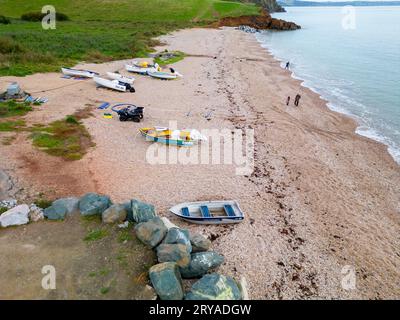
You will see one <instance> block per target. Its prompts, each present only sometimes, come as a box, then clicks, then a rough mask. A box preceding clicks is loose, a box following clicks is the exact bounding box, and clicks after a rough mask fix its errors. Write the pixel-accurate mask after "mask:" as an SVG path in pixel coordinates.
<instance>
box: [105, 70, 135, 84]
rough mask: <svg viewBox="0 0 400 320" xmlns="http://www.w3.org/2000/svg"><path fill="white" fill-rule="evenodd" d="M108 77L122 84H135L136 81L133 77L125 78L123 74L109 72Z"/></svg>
mask: <svg viewBox="0 0 400 320" xmlns="http://www.w3.org/2000/svg"><path fill="white" fill-rule="evenodd" d="M107 76H108V77H109V78H110V79H112V80H118V81H120V82H124V83H129V84H133V82H134V81H135V79H134V78H132V77H126V76H123V75H122V74H119V73H116V72H107Z"/></svg>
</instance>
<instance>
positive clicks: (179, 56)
mask: <svg viewBox="0 0 400 320" xmlns="http://www.w3.org/2000/svg"><path fill="white" fill-rule="evenodd" d="M170 53H173V54H174V56H173V57H172V58H170V59H165V60H163V59H160V58H159V57H157V58H155V59H154V62H157V63H158V64H159V65H160V66H165V65H168V64H173V63H176V62H178V61H181V60H183V59H184V58H185V53H183V52H181V51H172V52H170Z"/></svg>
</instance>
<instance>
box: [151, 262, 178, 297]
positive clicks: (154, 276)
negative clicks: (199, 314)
mask: <svg viewBox="0 0 400 320" xmlns="http://www.w3.org/2000/svg"><path fill="white" fill-rule="evenodd" d="M149 276H150V281H151V283H152V285H153V287H154V289H155V290H156V292H157V294H158V296H159V297H160V299H161V300H182V299H183V288H182V279H181V275H180V274H179V269H178V266H177V265H176V263H173V262H164V263H160V264H156V265H154V266H152V267H151V268H150V270H149Z"/></svg>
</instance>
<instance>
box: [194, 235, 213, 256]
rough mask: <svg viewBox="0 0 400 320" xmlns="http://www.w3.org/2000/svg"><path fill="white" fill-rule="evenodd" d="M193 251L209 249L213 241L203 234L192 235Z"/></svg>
mask: <svg viewBox="0 0 400 320" xmlns="http://www.w3.org/2000/svg"><path fill="white" fill-rule="evenodd" d="M190 242H191V244H192V252H202V251H207V250H208V249H209V248H210V246H211V241H210V240H209V239H207V238H206V237H205V236H203V235H201V234H195V235H190Z"/></svg>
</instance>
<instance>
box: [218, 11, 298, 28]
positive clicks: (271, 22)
mask: <svg viewBox="0 0 400 320" xmlns="http://www.w3.org/2000/svg"><path fill="white" fill-rule="evenodd" d="M241 25H245V26H249V27H252V28H255V29H260V30H265V29H272V30H296V29H300V28H301V27H300V26H299V25H297V24H295V23H294V22H288V21H285V20H281V19H275V18H272V17H271V15H270V14H269V13H268V12H267V11H266V10H263V11H262V13H261V14H260V15H259V16H240V17H235V18H222V19H221V20H219V21H218V22H217V23H216V24H215V25H214V26H216V27H223V26H226V27H238V26H241Z"/></svg>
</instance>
